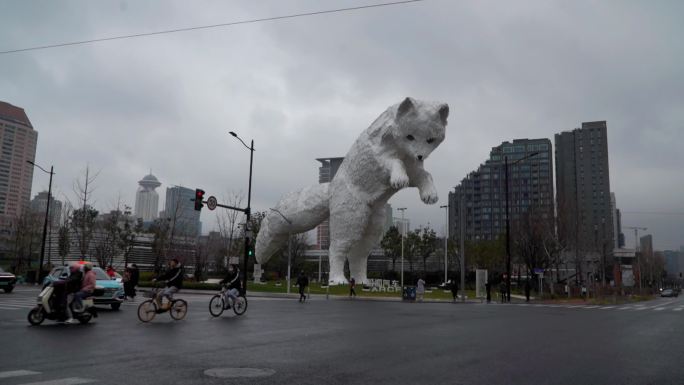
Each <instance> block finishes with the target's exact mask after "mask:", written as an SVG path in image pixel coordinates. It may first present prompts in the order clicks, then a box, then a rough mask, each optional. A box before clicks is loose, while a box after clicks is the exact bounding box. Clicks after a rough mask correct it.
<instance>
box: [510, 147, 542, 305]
mask: <svg viewBox="0 0 684 385" xmlns="http://www.w3.org/2000/svg"><path fill="white" fill-rule="evenodd" d="M537 154H539V152H538V151H536V152H532V153H529V154H527V155H526V156H524V157H522V158H520V159H518V160H516V161H515V162H513V163H511V164H510V166H513V165H515V164H517V163H519V162H521V161H523V160H525V159H528V158H531V157H533V156H535V155H537ZM508 167H509V164H508V155H505V156H504V168H505V171H504V178H505V179H504V183H505V184H506V188H505V189H506V299H507V300H508V302H510V301H511V219H510V218H511V212H510V208H509V203H508V202H509V201H510V200H511V199H510V195H509V191H508Z"/></svg>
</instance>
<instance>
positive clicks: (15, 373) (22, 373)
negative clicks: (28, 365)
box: [0, 370, 40, 378]
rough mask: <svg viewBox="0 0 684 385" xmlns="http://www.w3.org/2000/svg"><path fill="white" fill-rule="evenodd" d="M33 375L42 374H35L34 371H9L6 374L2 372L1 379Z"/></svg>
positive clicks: (0, 373)
mask: <svg viewBox="0 0 684 385" xmlns="http://www.w3.org/2000/svg"><path fill="white" fill-rule="evenodd" d="M33 374H40V372H34V371H33V370H8V371H6V372H0V378H11V377H21V376H30V375H33Z"/></svg>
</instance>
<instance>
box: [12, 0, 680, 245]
mask: <svg viewBox="0 0 684 385" xmlns="http://www.w3.org/2000/svg"><path fill="white" fill-rule="evenodd" d="M364 3H366V2H365V1H351V2H342V1H334V2H333V1H330V2H325V3H321V2H314V1H304V0H302V1H288V2H283V1H273V0H272V1H262V2H249V1H235V2H230V3H224V2H208V3H203V5H202V7H201V8H199V7H197V6H196V5H195V4H191V3H187V2H182V1H176V2H157V1H148V2H138V1H136V2H105V3H102V2H96V3H95V2H84V1H78V2H66V3H59V5H57V4H54V3H52V2H34V1H26V2H5V3H2V4H1V5H0V48H3V49H5V48H7V49H10V48H17V47H24V46H32V45H40V44H44V43H53V42H60V41H69V40H80V39H87V38H94V37H101V36H109V35H116V34H126V33H134V32H146V31H152V30H159V29H167V28H174V27H185V26H192V25H201V24H212V23H219V22H225V21H230V20H239V19H247V18H254V17H264V16H272V15H282V14H287V13H293V12H297V11H301V10H305V11H309V10H315V9H328V8H334V7H336V6H340V7H343V6H350V5H354V4H364ZM683 11H684V5H682V4H681V3H679V2H674V1H672V2H665V1H663V2H657V3H655V4H651V3H645V2H625V1H612V2H589V1H577V2H563V1H557V2H549V1H530V2H514V3H505V2H495V1H478V2H475V1H472V2H452V1H446V0H432V1H426V2H424V3H418V4H411V5H407V6H399V7H386V8H379V9H372V10H366V11H361V12H352V13H345V14H334V15H324V16H317V17H308V18H301V19H295V20H288V21H277V22H266V23H259V24H251V25H243V26H238V27H231V28H225V29H215V30H206V31H195V32H188V33H182V34H170V35H164V36H156V37H149V38H140V39H133V40H121V41H113V42H106V43H98V44H93V45H87V46H75V47H66V48H60V49H51V50H44V51H36V52H27V53H20V54H14V55H4V56H2V57H0V60H1V63H2V64H0V66H1V68H2V69H3V71H2V76H0V100H5V101H8V102H10V103H13V104H16V105H20V106H22V107H24V108H25V109H26V111H27V113H28V114H29V117H30V118H31V119H32V121H33V123H34V125H35V127H36V129H37V130H38V131H39V133H40V134H39V144H38V157H37V161H38V162H40V163H43V164H49V163H54V164H55V167H56V170H57V173H58V175H57V179H56V186H57V188H58V189H59V190H61V191H65V192H66V193H67V194H69V193H70V191H71V184H72V181H73V179H74V178H75V177H77V176H78V174H79V172H80V170H82V169H83V168H84V167H85V164H86V163H88V162H89V163H90V164H91V165H92V167H94V168H96V169H101V170H102V173H101V175H100V178H99V180H98V182H97V184H98V186H99V187H98V191H97V196H98V204H99V205H100V206H101V207H100V208H101V209H108V208H110V207H108V206H111V202H114V201H115V197H116V196H117V195H118V194H121V196H122V198H123V199H124V200H125V201H127V202H131V203H132V202H133V200H134V193H135V188H136V181H137V180H138V179H140V177H142V176H143V175H144V174H145V173H147V171H148V169H149V168H152V169H153V171H154V173H155V174H156V175H157V176H158V177H159V178H160V180H161V181H162V182H163V183H164V185H163V186H162V189H163V188H164V187H165V186H168V185H170V184H184V185H186V186H189V187H194V186H200V187H203V188H205V190H207V191H208V192H210V193H216V195H222V194H223V193H224V192H225V191H228V190H243V191H244V190H246V181H247V173H246V167H247V164H248V153H247V151H246V150H245V149H244V148H243V147H242V146H241V145H240V144H239V143H237V142H236V141H234V140H233V138H231V137H229V136H228V135H227V131H228V130H234V131H237V132H238V133H240V135H241V136H242V137H243V138H254V139H255V142H256V148H257V152H256V154H255V155H256V157H255V182H254V205H255V206H256V207H259V208H262V209H265V208H267V207H269V206H270V205H272V204H273V203H274V202H275V201H276V200H277V199H278V197H279V196H280V195H281V194H282V193H284V192H286V191H288V190H291V189H294V188H298V187H300V186H303V185H306V184H311V183H316V182H317V167H318V165H317V164H316V162H315V160H314V158H316V157H324V156H341V155H344V154H345V153H346V151H347V149H348V148H349V146H350V145H351V143H352V142H353V140H354V139H355V138H356V136H358V134H359V133H360V132H361V131H362V130H363V129H365V128H366V127H367V126H368V125H369V124H370V123H371V122H372V121H373V120H374V119H375V118H376V117H377V115H378V114H380V113H381V112H382V111H383V110H384V109H385V108H386V107H387V106H389V105H390V104H393V103H396V102H398V101H399V100H401V98H402V97H404V96H407V95H411V96H415V97H419V98H426V99H435V100H443V101H446V102H448V103H449V104H450V106H451V116H450V119H449V127H448V133H447V139H446V141H445V142H444V143H443V144H442V146H441V147H440V148H439V149H438V150H437V151H436V152H435V153H434V154H433V155H432V157H431V158H430V159H429V160H428V161H427V167H428V168H429V169H430V170H432V171H433V174H434V176H435V180H436V182H437V187H438V188H439V190H440V192H441V197H442V201H441V202H442V203H443V202H444V198H446V193H447V192H448V190H449V189H450V188H451V187H453V186H454V185H455V184H457V183H458V180H459V179H460V178H462V177H463V176H464V175H465V174H466V173H467V172H468V171H470V170H472V169H474V168H476V167H477V165H478V164H479V163H480V162H482V161H483V160H484V159H485V158H486V157H487V155H488V151H489V149H490V148H491V147H492V146H495V145H497V144H499V143H500V142H501V141H503V140H510V139H513V138H518V137H547V138H552V137H553V134H554V133H556V132H559V131H561V130H566V129H572V128H574V127H576V126H578V125H579V124H580V123H581V122H582V121H590V120H599V119H605V120H607V121H608V130H609V148H610V151H611V152H610V164H611V170H610V172H611V187H612V189H613V190H614V191H615V192H616V194H617V200H618V205H619V206H620V208H622V209H623V210H624V211H626V212H643V211H678V212H683V211H684V204H682V200H681V196H683V195H684V180H682V178H681V176H680V175H681V171H680V166H681V164H683V163H684V156H683V155H682V153H681V151H680V148H679V147H680V143H682V142H684V130H682V125H683V123H684V112H682V110H681V106H682V105H684V103H683V102H684V100H683V99H684V95H683V94H682V90H683V89H684V84H683V83H684V79H683V78H682V76H681V68H684V46H683V45H682V44H681V43H680V41H679V39H680V37H681V36H682V32H684V31H683V29H684V28H683V27H682V24H681V22H680V20H679V18H680V15H682V14H683V13H684V12H683ZM46 184H47V180H46V178H44V177H43V176H42V175H40V174H36V176H35V179H34V191H36V190H40V189H42V188H44V187H46ZM391 203H393V204H394V205H395V207H398V206H407V207H409V210H408V211H407V214H408V215H409V216H410V217H411V219H412V224H414V225H420V224H426V223H428V222H430V224H431V225H432V226H434V227H435V228H437V229H438V230H442V227H443V224H442V223H443V221H444V213H443V210H440V209H439V208H437V207H435V206H425V205H423V204H422V203H421V202H420V201H419V199H418V195H417V192H416V191H412V190H408V191H403V192H401V193H400V194H397V196H396V197H394V198H393V199H392V202H391ZM213 215H214V214H212V213H203V214H202V219H203V221H205V222H206V223H207V224H211V223H212V222H213V218H212V217H213ZM623 222H624V223H625V224H627V225H630V224H634V225H642V226H648V227H649V228H650V229H652V230H653V233H654V238H655V240H656V242H655V243H656V244H655V246H656V247H657V248H674V247H678V246H679V245H680V244H683V243H684V239H683V238H684V237H683V235H684V234H683V230H682V229H683V228H684V226H683V225H684V216H676V215H670V216H663V215H653V214H649V215H646V214H628V213H626V214H625V216H624V218H623ZM627 238H628V241H630V242H631V237H629V236H628V237H627Z"/></svg>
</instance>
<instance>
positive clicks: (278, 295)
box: [143, 288, 481, 303]
mask: <svg viewBox="0 0 684 385" xmlns="http://www.w3.org/2000/svg"><path fill="white" fill-rule="evenodd" d="M143 289H145V288H143ZM180 293H181V295H182V294H183V293H187V294H204V295H214V294H216V293H217V291H215V290H197V289H182V290H181V292H180ZM250 297H255V298H279V299H286V298H289V299H293V300H295V299H298V298H299V293H290V294H287V293H273V292H263V291H250V290H249V288H248V289H247V298H250ZM307 297H310V298H312V299H317V300H321V299H322V300H324V299H326V294H307ZM328 299H329V300H334V301H378V302H402V300H401V298H399V297H380V296H373V297H370V296H358V297H355V298H350V297H349V296H347V295H339V294H329V295H328ZM411 302H415V301H411ZM423 303H454V302H453V301H450V300H441V299H426V300H424V301H423ZM455 303H462V302H461V301H456V302H455ZM465 303H481V301H480V300H478V299H470V298H469V299H466V300H465Z"/></svg>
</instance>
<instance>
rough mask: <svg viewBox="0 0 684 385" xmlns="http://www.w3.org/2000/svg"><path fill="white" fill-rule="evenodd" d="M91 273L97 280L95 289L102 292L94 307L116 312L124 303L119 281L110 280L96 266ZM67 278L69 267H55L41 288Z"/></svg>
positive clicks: (115, 279)
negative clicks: (99, 306)
mask: <svg viewBox="0 0 684 385" xmlns="http://www.w3.org/2000/svg"><path fill="white" fill-rule="evenodd" d="M93 271H94V272H95V276H96V278H97V281H96V283H95V288H97V289H102V291H103V292H104V294H102V295H98V296H95V298H94V302H95V305H109V306H111V307H112V310H118V309H119V308H120V307H121V303H122V302H123V301H124V289H123V283H121V279H117V278H110V277H109V276H108V275H107V273H106V272H105V271H104V270H102V269H101V268H99V267H97V266H95V267H93ZM68 277H69V266H57V267H55V268H54V269H52V270H51V271H50V274H48V275H47V276H46V277H45V279H43V287H45V286H47V285H49V284H50V283H51V282H54V281H57V280H59V279H66V278H68Z"/></svg>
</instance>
